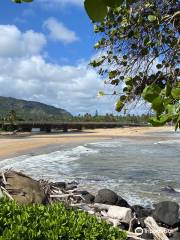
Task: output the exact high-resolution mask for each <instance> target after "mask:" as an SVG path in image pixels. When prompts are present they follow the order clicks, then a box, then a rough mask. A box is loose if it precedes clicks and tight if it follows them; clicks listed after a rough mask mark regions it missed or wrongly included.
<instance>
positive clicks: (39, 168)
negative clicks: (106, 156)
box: [0, 146, 98, 180]
mask: <svg viewBox="0 0 180 240" xmlns="http://www.w3.org/2000/svg"><path fill="white" fill-rule="evenodd" d="M97 152H98V150H93V149H90V148H87V147H84V146H78V147H75V148H73V149H71V150H63V151H56V152H52V153H48V154H41V155H37V156H30V155H23V156H19V157H14V158H10V159H5V160H3V161H1V162H0V168H1V169H2V170H5V169H14V170H18V171H23V172H25V173H28V174H29V175H31V176H33V177H36V178H41V177H45V178H48V179H53V180H57V179H58V178H59V177H60V176H61V179H62V175H64V176H66V175H70V172H71V170H72V169H73V168H75V167H77V165H78V164H77V163H76V160H78V159H79V158H80V157H81V156H83V155H90V154H96V153H97Z"/></svg>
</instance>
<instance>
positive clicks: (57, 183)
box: [52, 182, 66, 189]
mask: <svg viewBox="0 0 180 240" xmlns="http://www.w3.org/2000/svg"><path fill="white" fill-rule="evenodd" d="M52 186H54V187H57V188H59V189H65V188H66V183H65V182H55V183H52Z"/></svg>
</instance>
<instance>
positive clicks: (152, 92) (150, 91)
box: [142, 84, 161, 102]
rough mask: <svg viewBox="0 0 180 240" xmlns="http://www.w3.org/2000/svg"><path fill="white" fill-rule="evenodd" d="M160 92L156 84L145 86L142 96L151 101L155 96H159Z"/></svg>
mask: <svg viewBox="0 0 180 240" xmlns="http://www.w3.org/2000/svg"><path fill="white" fill-rule="evenodd" d="M160 92H161V88H160V87H159V86H158V85H156V84H154V85H150V86H146V87H145V89H144V90H143V93H142V97H143V98H144V99H145V100H146V101H148V102H152V101H153V100H154V99H155V98H156V97H158V96H159V94H160Z"/></svg>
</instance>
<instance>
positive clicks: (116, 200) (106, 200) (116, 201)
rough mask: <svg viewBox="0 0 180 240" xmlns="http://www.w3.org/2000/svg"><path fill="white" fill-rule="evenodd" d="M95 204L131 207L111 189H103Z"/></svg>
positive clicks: (99, 192)
mask: <svg viewBox="0 0 180 240" xmlns="http://www.w3.org/2000/svg"><path fill="white" fill-rule="evenodd" d="M94 201H95V203H103V204H109V205H117V206H121V207H129V204H128V203H127V201H126V200H125V199H123V198H122V197H120V196H118V195H117V194H116V193H115V192H113V191H112V190H110V189H101V190H99V191H98V194H97V195H96V197H95V200H94Z"/></svg>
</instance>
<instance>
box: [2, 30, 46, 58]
mask: <svg viewBox="0 0 180 240" xmlns="http://www.w3.org/2000/svg"><path fill="white" fill-rule="evenodd" d="M0 36H1V37H0V56H1V57H15V56H16V57H20V56H32V55H34V54H39V53H40V52H41V51H42V49H43V47H44V45H45V44H46V38H45V36H44V35H43V34H42V33H37V32H34V31H33V30H29V31H26V32H24V33H22V32H21V31H20V30H19V29H18V28H17V27H16V26H14V25H0Z"/></svg>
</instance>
